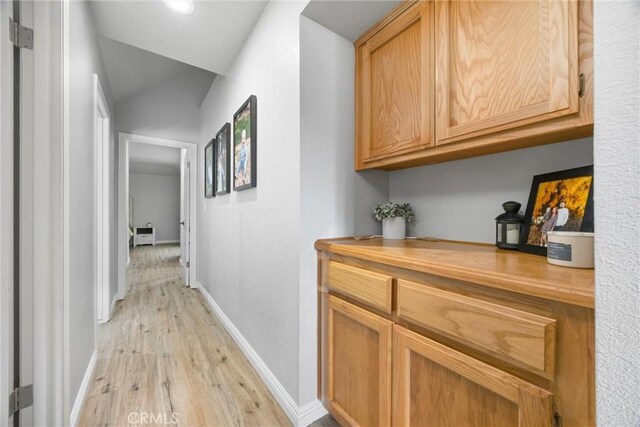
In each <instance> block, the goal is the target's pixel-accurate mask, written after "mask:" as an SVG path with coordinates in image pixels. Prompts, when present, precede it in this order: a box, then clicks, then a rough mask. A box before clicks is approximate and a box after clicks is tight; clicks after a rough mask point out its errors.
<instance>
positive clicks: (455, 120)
mask: <svg viewBox="0 0 640 427" xmlns="http://www.w3.org/2000/svg"><path fill="white" fill-rule="evenodd" d="M355 47H356V86H355V90H356V169H358V170H361V169H369V168H381V169H389V170H392V169H400V168H405V167H414V166H420V165H424V164H429V163H437V162H443V161H449V160H456V159H461V158H465V157H472V156H478V155H483V154H490V153H497V152H501V151H507V150H513V149H518V148H525V147H531V146H535V145H541V144H547V143H553V142H559V141H563V140H568V139H575V138H581V137H585V136H589V135H592V134H593V4H592V2H591V1H590V0H522V1H512V0H501V1H492V0H441V1H434V2H422V1H420V2H417V3H415V2H411V1H407V2H403V3H401V4H400V5H399V6H397V7H396V9H394V10H393V11H391V12H390V13H389V14H388V15H387V16H386V17H385V18H383V19H382V20H381V21H380V22H378V23H377V24H376V25H375V26H374V27H372V28H371V29H370V30H369V31H367V32H366V33H365V34H363V35H362V36H361V37H360V39H358V40H357V41H356V42H355Z"/></svg>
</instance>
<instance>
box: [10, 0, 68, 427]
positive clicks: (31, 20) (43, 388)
mask: <svg viewBox="0 0 640 427" xmlns="http://www.w3.org/2000/svg"><path fill="white" fill-rule="evenodd" d="M68 1H69V0H56V1H47V2H31V3H30V4H29V14H28V16H27V15H26V14H25V15H24V16H23V17H22V18H23V19H22V22H21V23H22V24H23V25H27V26H29V27H32V28H33V29H34V32H35V33H36V34H38V35H37V36H36V37H34V40H33V51H30V57H31V58H30V61H32V64H31V66H32V67H33V71H32V72H33V74H32V75H30V76H29V80H32V85H31V87H30V88H29V90H28V96H29V98H30V99H31V100H32V102H33V114H32V117H31V118H30V120H29V122H28V123H25V125H26V126H27V127H28V129H26V130H25V131H26V132H29V133H30V136H29V138H32V147H31V153H30V155H29V158H28V159H27V160H28V161H29V165H28V166H29V167H28V168H27V169H25V170H24V173H25V174H27V175H28V180H29V182H31V183H33V185H32V187H33V188H32V189H31V194H28V197H29V203H30V204H31V205H32V207H31V210H32V211H33V216H32V218H30V219H29V221H28V224H29V225H30V227H31V224H32V230H31V231H30V234H31V233H32V235H33V236H32V237H30V238H35V236H37V244H34V245H33V252H32V254H31V256H30V258H31V259H32V261H31V263H30V265H29V267H28V268H29V270H30V271H29V274H30V275H31V279H30V280H31V281H32V282H33V283H34V284H37V285H36V286H35V288H34V290H35V289H37V292H33V293H32V294H30V295H25V298H28V300H25V303H28V304H32V307H33V308H32V311H33V316H32V319H31V320H30V322H31V326H30V327H32V328H33V348H32V349H31V350H30V352H32V354H31V355H30V362H29V363H33V385H34V389H33V393H34V404H33V408H32V417H33V418H32V419H31V420H30V421H31V422H33V424H34V425H65V424H68V419H69V418H68V417H69V413H68V406H67V402H66V401H67V400H68V381H66V380H65V377H68V372H69V371H68V367H67V366H65V360H67V356H68V352H66V351H65V342H66V340H67V339H68V336H67V334H66V333H65V331H66V329H65V321H66V315H65V310H66V309H67V307H68V303H67V300H65V297H66V294H65V290H66V285H67V284H68V270H67V269H66V265H65V263H66V262H67V261H68V251H67V248H66V247H65V237H66V236H68V227H66V226H65V223H64V217H65V216H68V204H66V203H65V199H68V191H67V190H66V189H65V183H67V182H68V174H66V173H65V169H68V157H67V156H66V154H65V152H66V150H68V141H67V139H65V137H66V136H68V134H65V133H64V128H65V122H64V120H65V119H66V117H68V103H66V104H65V92H66V91H68V83H69V81H68V78H66V76H67V75H68V56H67V55H68V16H69V15H68ZM0 7H1V8H2V10H1V11H0V16H2V22H0V29H2V30H3V31H2V32H1V34H2V36H3V37H2V39H1V40H2V43H0V52H2V55H0V57H4V56H5V55H4V54H5V53H6V50H7V49H10V50H13V47H12V46H11V45H10V43H9V42H8V40H7V39H8V37H6V34H7V32H8V28H7V26H6V24H8V19H7V12H9V9H11V8H12V4H11V2H2V4H1V5H0ZM0 62H2V64H1V65H0V67H1V74H2V75H3V79H2V81H1V83H0V112H1V113H2V114H1V116H2V119H0V137H1V139H2V141H8V140H12V138H8V137H9V136H11V135H12V132H13V108H12V106H11V105H10V103H11V101H10V98H9V92H10V91H11V92H12V91H13V89H12V87H13V81H12V78H10V77H11V75H12V72H10V73H6V71H7V70H9V69H10V68H12V67H11V64H10V62H7V61H6V60H5V59H4V58H3V60H1V61H0ZM7 74H9V75H7ZM6 77H9V78H6ZM67 99H68V98H67ZM12 174H13V144H8V143H7V144H5V143H3V144H0V198H1V200H3V203H2V205H1V206H0V283H2V286H0V363H1V365H2V366H1V368H0V387H1V390H0V402H1V403H2V405H0V417H1V419H2V422H5V421H6V420H8V413H9V408H8V405H7V404H6V403H7V402H8V392H9V390H10V388H11V385H12V384H13V378H12V372H10V370H9V368H8V367H9V362H10V357H12V356H11V354H10V353H12V352H11V351H10V347H9V344H10V343H9V340H10V339H11V336H12V331H11V330H10V322H9V321H8V320H9V318H10V317H9V316H13V315H12V311H13V310H12V307H11V306H12V303H11V302H10V301H11V289H10V288H9V287H8V286H6V284H8V283H9V282H10V281H12V276H13V271H12V270H13V260H12V258H13V256H12V253H13V242H12V240H13V238H12V237H11V236H12V234H13V219H12V217H13V199H12V193H13V190H12V188H13V178H12ZM8 281H9V282H8ZM26 381H29V382H30V380H27V379H24V381H21V385H26V384H28V382H26ZM2 422H0V423H2Z"/></svg>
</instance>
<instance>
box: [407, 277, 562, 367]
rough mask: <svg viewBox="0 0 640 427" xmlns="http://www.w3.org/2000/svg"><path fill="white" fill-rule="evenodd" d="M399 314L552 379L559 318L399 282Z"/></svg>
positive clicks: (425, 286) (424, 286)
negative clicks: (557, 320)
mask: <svg viewBox="0 0 640 427" xmlns="http://www.w3.org/2000/svg"><path fill="white" fill-rule="evenodd" d="M398 316H399V317H401V318H403V319H406V320H408V321H411V322H412V323H415V324H417V325H419V326H423V327H425V328H427V329H430V330H433V331H435V332H438V333H441V334H443V335H445V336H447V337H449V338H453V339H457V340H458V341H461V342H463V343H465V344H469V345H471V346H473V347H476V348H479V349H481V350H486V351H487V352H488V353H489V354H491V355H493V356H495V357H498V358H501V359H504V360H506V361H509V362H512V363H514V362H515V363H516V364H517V365H520V366H524V367H526V368H528V369H530V370H533V371H535V372H536V373H539V374H542V375H543V376H546V377H548V378H551V377H552V376H553V374H554V365H555V363H554V362H555V360H554V359H555V336H556V334H555V332H556V321H555V320H554V319H550V318H547V317H543V316H538V315H535V314H531V313H527V312H524V311H521V310H517V309H513V308H510V307H505V306H502V305H498V304H493V303H490V302H486V301H482V300H479V299H476V298H471V297H467V296H464V295H460V294H456V293H453V292H448V291H444V290H441V289H437V288H433V287H430V286H428V285H421V284H417V283H412V282H408V281H405V280H398Z"/></svg>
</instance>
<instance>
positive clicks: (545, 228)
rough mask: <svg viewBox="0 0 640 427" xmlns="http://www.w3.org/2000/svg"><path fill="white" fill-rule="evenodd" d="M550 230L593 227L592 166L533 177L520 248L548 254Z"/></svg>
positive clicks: (586, 230)
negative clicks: (548, 234)
mask: <svg viewBox="0 0 640 427" xmlns="http://www.w3.org/2000/svg"><path fill="white" fill-rule="evenodd" d="M549 231H575V232H592V231H593V166H585V167H581V168H576V169H568V170H564V171H559V172H553V173H547V174H544V175H536V176H534V177H533V183H532V184H531V192H530V193H529V202H528V203H527V211H526V213H525V216H524V225H523V227H522V231H521V235H520V243H519V245H518V250H520V251H523V252H529V253H532V254H536V255H542V256H546V255H547V243H548V240H547V233H548V232H549Z"/></svg>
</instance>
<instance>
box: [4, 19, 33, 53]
mask: <svg viewBox="0 0 640 427" xmlns="http://www.w3.org/2000/svg"><path fill="white" fill-rule="evenodd" d="M9 40H11V43H13V45H14V46H17V47H19V48H20V49H30V50H33V30H32V29H31V28H29V27H23V26H22V25H20V23H19V22H15V21H14V20H13V19H11V18H9Z"/></svg>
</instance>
